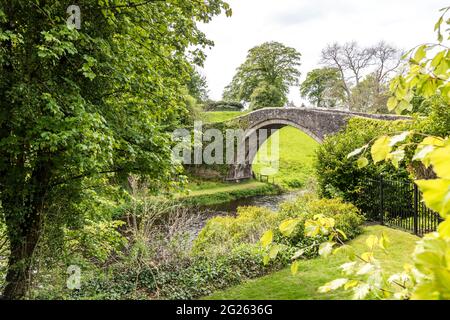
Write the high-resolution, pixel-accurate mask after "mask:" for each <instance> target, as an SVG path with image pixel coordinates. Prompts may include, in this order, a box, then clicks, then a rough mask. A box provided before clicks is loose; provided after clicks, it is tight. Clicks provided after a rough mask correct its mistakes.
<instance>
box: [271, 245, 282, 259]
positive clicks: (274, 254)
mask: <svg viewBox="0 0 450 320" xmlns="http://www.w3.org/2000/svg"><path fill="white" fill-rule="evenodd" d="M280 250H281V248H280V246H278V245H275V246H272V248H270V251H269V258H270V260H275V259H276V258H277V256H278V253H279V252H280Z"/></svg>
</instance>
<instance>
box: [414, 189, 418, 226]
mask: <svg viewBox="0 0 450 320" xmlns="http://www.w3.org/2000/svg"><path fill="white" fill-rule="evenodd" d="M414 234H415V235H419V188H418V187H417V185H416V184H415V183H414Z"/></svg>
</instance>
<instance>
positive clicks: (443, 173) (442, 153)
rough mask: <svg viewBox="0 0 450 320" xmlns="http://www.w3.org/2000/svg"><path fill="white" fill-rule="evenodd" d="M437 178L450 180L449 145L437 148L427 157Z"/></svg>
mask: <svg viewBox="0 0 450 320" xmlns="http://www.w3.org/2000/svg"><path fill="white" fill-rule="evenodd" d="M428 158H429V160H430V163H431V164H432V165H433V170H434V172H436V174H437V175H438V177H440V178H443V179H450V144H448V145H447V146H445V147H443V148H437V149H435V150H434V151H433V152H432V153H430V154H429V156H428Z"/></svg>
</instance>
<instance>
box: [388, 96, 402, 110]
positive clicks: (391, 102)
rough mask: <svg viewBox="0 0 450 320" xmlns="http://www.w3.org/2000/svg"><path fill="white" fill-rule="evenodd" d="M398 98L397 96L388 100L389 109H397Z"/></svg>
mask: <svg viewBox="0 0 450 320" xmlns="http://www.w3.org/2000/svg"><path fill="white" fill-rule="evenodd" d="M398 102H399V101H398V99H397V97H390V98H389V100H388V101H387V107H388V110H389V111H392V110H395V108H397V105H398Z"/></svg>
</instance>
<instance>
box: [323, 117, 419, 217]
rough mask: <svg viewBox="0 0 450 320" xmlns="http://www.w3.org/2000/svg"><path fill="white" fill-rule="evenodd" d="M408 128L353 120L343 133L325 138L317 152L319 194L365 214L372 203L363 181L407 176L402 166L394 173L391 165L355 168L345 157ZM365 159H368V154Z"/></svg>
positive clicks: (401, 124)
mask: <svg viewBox="0 0 450 320" xmlns="http://www.w3.org/2000/svg"><path fill="white" fill-rule="evenodd" d="M409 128H411V123H410V122H407V121H381V120H371V119H362V118H353V119H351V120H350V121H349V123H348V125H347V126H346V128H345V129H344V130H342V131H341V132H339V133H338V134H336V135H334V136H329V137H327V138H326V139H325V141H324V143H323V144H322V145H321V146H320V147H319V148H318V150H317V162H316V175H317V179H318V184H319V193H320V195H321V196H323V197H326V198H332V197H342V198H343V199H344V200H345V201H347V202H351V203H353V204H355V205H356V206H357V207H358V208H360V209H361V210H362V211H363V212H369V210H368V209H369V208H370V207H371V205H372V203H370V199H367V197H364V193H365V192H364V191H365V186H366V185H367V180H368V179H378V177H379V176H380V174H384V175H385V176H389V177H390V178H394V179H402V178H403V179H406V178H407V177H408V172H407V170H406V166H405V164H404V163H402V165H401V167H400V169H399V170H397V169H396V168H395V167H394V166H393V165H392V164H383V165H377V166H375V165H373V164H371V165H369V166H367V167H365V168H363V169H359V168H358V167H357V164H356V163H355V161H354V160H353V159H348V158H347V155H348V154H349V153H351V152H352V151H353V150H355V149H357V148H359V147H361V146H363V145H365V144H367V143H368V142H369V141H371V140H372V139H374V138H375V137H378V136H380V135H382V134H392V133H395V132H399V131H404V130H408V129H409ZM367 157H368V158H370V155H367ZM369 160H370V159H369ZM371 163H372V162H371ZM368 218H374V217H370V216H369V217H368Z"/></svg>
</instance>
